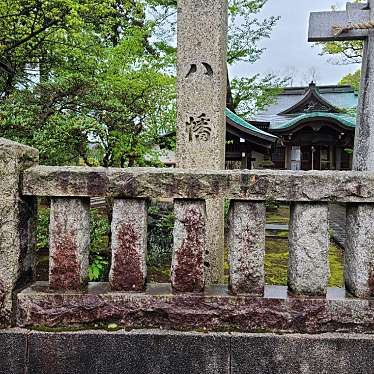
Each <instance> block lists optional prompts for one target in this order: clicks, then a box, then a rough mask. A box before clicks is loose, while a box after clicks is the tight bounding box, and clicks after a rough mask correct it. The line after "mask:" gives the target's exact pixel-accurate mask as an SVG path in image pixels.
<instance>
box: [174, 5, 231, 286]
mask: <svg viewBox="0 0 374 374" xmlns="http://www.w3.org/2000/svg"><path fill="white" fill-rule="evenodd" d="M227 8H228V5H227V0H179V1H178V49H177V152H176V158H177V166H178V167H179V168H193V169H195V168H203V169H211V170H219V169H224V168H225V142H226V120H225V114H224V112H225V108H226V89H227V28H228V26H227V12H228V9H227ZM206 210H207V228H206V234H207V244H208V253H206V261H205V263H206V269H205V274H206V280H207V283H217V282H220V281H222V279H223V258H224V225H223V220H224V218H223V215H224V208H223V201H222V199H218V198H217V199H216V198H214V197H212V199H208V200H207V201H206Z"/></svg>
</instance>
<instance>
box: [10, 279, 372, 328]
mask: <svg viewBox="0 0 374 374" xmlns="http://www.w3.org/2000/svg"><path fill="white" fill-rule="evenodd" d="M17 298H18V305H17V324H18V326H19V327H27V326H35V325H40V326H49V327H58V326H72V325H87V326H90V325H91V326H92V325H93V324H96V323H101V322H103V323H111V322H115V323H117V324H118V325H119V326H121V327H124V328H164V329H175V330H204V331H205V330H206V331H230V332H232V331H240V332H258V331H273V332H302V333H325V332H334V331H339V332H371V333H373V332H374V300H362V299H355V298H349V297H347V296H346V295H345V291H344V290H342V289H329V290H328V294H327V297H326V298H315V297H313V298H307V297H290V296H288V295H287V288H286V287H278V286H271V287H266V288H265V297H258V296H249V295H246V296H244V295H242V296H230V295H229V294H228V292H227V290H226V288H225V287H223V286H222V287H220V286H218V287H214V288H209V289H207V290H206V292H205V293H204V294H172V292H171V287H170V285H169V284H163V285H160V284H158V285H154V286H148V289H147V291H146V292H145V293H121V292H112V291H110V290H109V288H108V284H107V283H91V284H90V286H89V288H88V291H86V292H78V291H68V292H65V293H56V292H52V291H50V290H49V289H48V284H47V283H44V282H39V283H36V284H34V285H33V286H31V287H30V288H28V289H26V290H24V291H22V292H21V293H19V294H18V296H17Z"/></svg>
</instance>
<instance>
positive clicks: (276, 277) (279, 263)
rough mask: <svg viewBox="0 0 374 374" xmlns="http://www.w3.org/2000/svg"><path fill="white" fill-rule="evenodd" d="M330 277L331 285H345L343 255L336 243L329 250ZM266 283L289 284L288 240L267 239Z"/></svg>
mask: <svg viewBox="0 0 374 374" xmlns="http://www.w3.org/2000/svg"><path fill="white" fill-rule="evenodd" d="M329 262H330V277H329V284H328V285H329V287H343V286H344V280H343V256H342V251H341V250H340V249H339V248H338V247H337V246H336V245H335V244H331V245H330V252H329ZM265 274H266V284H269V285H280V286H286V285H287V274H288V241H287V240H284V241H283V240H267V242H266V255H265Z"/></svg>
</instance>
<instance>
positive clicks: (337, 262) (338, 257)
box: [329, 243, 344, 288]
mask: <svg viewBox="0 0 374 374" xmlns="http://www.w3.org/2000/svg"><path fill="white" fill-rule="evenodd" d="M329 261H330V278H329V287H339V288H342V287H344V265H343V263H344V261H343V252H342V250H341V249H340V248H339V247H338V246H337V245H335V244H333V243H332V244H331V246H330V253H329Z"/></svg>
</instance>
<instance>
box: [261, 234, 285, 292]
mask: <svg viewBox="0 0 374 374" xmlns="http://www.w3.org/2000/svg"><path fill="white" fill-rule="evenodd" d="M287 274H288V241H287V240H267V241H266V254H265V282H266V284H269V285H287Z"/></svg>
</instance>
